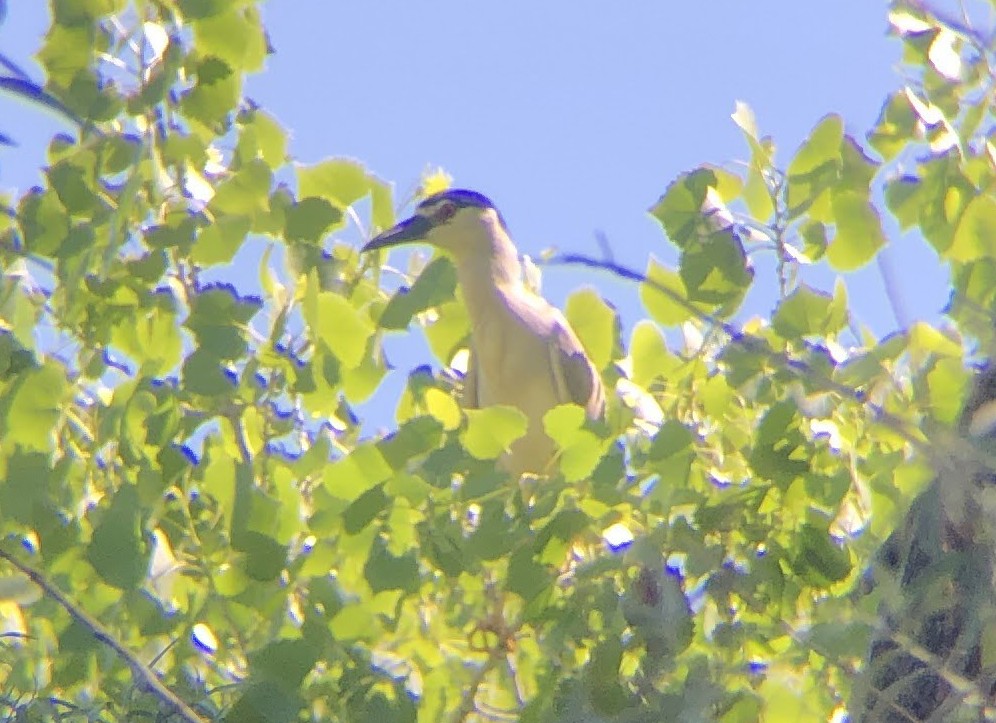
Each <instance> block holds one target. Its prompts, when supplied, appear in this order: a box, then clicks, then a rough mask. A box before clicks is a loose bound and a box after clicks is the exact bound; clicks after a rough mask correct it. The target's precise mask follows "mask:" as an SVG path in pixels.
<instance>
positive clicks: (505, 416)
mask: <svg viewBox="0 0 996 723" xmlns="http://www.w3.org/2000/svg"><path fill="white" fill-rule="evenodd" d="M466 414H467V428H466V429H465V430H464V431H463V432H462V433H461V434H460V441H461V442H462V443H463V446H464V447H465V448H466V450H467V451H468V452H469V453H470V454H471V455H473V456H474V457H476V458H477V459H494V458H495V457H498V456H499V455H500V454H502V453H503V452H505V451H507V450H508V448H509V446H510V445H511V444H512V442H514V441H515V440H516V439H518V438H519V437H521V436H522V435H523V434H525V433H526V415H524V414H523V413H522V412H521V411H519V410H518V409H516V408H514V407H506V406H502V405H495V406H492V407H486V408H484V409H468V410H466Z"/></svg>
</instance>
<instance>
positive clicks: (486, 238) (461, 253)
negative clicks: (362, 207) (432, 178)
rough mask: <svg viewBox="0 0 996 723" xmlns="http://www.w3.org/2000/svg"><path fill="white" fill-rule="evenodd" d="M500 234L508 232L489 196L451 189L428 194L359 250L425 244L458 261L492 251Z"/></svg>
mask: <svg viewBox="0 0 996 723" xmlns="http://www.w3.org/2000/svg"><path fill="white" fill-rule="evenodd" d="M499 233H501V234H505V233H507V228H506V226H505V221H504V219H502V217H501V214H500V213H498V210H497V209H496V208H495V205H494V204H493V203H492V202H491V199H489V198H488V197H487V196H485V195H483V194H480V193H477V192H476V191H468V190H465V189H461V188H451V189H449V190H447V191H442V192H441V193H436V194H434V195H432V196H429V197H428V198H427V199H425V200H424V201H422V202H421V203H420V204H419V205H418V206H416V207H415V213H414V215H413V216H412V217H411V218H407V219H405V220H404V221H401V222H400V223H398V224H397V225H395V226H394V227H393V228H389V229H388V230H387V231H384V232H383V233H382V234H380V235H378V236H375V237H374V238H373V239H371V240H370V242H369V243H367V244H366V245H365V246H364V247H363V248H362V249H360V251H361V252H366V251H374V250H376V249H382V248H388V247H390V246H399V245H401V244H408V243H427V244H431V245H433V246H437V247H439V248H441V249H444V250H446V251H449V252H450V253H451V254H453V255H454V256H455V257H456V258H457V259H458V260H459V259H460V258H465V257H467V256H476V255H479V254H490V253H492V249H493V247H494V243H493V241H494V239H495V237H496V235H497V234H499Z"/></svg>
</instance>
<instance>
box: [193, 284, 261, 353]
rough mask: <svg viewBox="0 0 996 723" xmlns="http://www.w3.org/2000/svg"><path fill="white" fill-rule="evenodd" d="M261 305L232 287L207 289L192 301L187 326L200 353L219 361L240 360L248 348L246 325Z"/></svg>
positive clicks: (254, 298) (219, 286)
mask: <svg viewBox="0 0 996 723" xmlns="http://www.w3.org/2000/svg"><path fill="white" fill-rule="evenodd" d="M262 306H263V303H262V301H261V300H260V299H258V298H256V297H252V296H241V295H240V294H239V293H238V292H237V291H236V290H235V288H234V287H232V286H228V285H213V286H205V287H203V288H202V289H200V291H199V292H198V293H197V295H196V296H194V297H193V299H192V300H191V308H190V315H189V316H188V317H187V320H186V321H185V322H184V326H186V327H187V328H188V329H190V331H192V332H193V334H194V337H195V338H196V339H197V342H198V345H199V346H200V348H201V350H203V351H206V352H210V353H211V354H213V355H214V356H216V357H218V358H219V359H237V358H238V357H240V356H241V355H242V354H244V353H245V351H246V348H247V343H246V340H245V336H246V326H247V325H248V323H249V321H250V320H252V318H253V317H254V316H255V315H256V314H257V313H258V312H259V310H260V309H261V308H262Z"/></svg>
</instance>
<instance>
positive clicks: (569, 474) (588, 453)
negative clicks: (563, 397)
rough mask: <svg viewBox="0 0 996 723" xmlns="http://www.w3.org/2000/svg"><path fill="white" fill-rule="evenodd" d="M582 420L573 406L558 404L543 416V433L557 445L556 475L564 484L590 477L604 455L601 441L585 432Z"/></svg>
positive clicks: (580, 413)
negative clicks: (557, 468)
mask: <svg viewBox="0 0 996 723" xmlns="http://www.w3.org/2000/svg"><path fill="white" fill-rule="evenodd" d="M586 420H587V416H586V415H585V411H584V409H582V408H581V407H579V406H578V405H577V404H560V405H558V406H556V407H554V408H553V409H551V410H550V411H548V412H547V413H546V414H545V415H543V429H544V430H545V431H546V433H547V436H549V437H550V439H552V440H553V441H554V442H556V443H557V447H558V449H559V450H560V455H559V460H558V462H559V465H560V471H561V473H562V474H563V475H564V479H566V480H567V481H568V482H578V481H580V480H583V479H586V478H588V477H589V476H591V473H592V472H594V471H595V467H597V466H598V463H599V462H600V461H601V459H602V454H603V452H604V451H605V450H604V448H605V445H604V444H603V442H602V440H600V439H599V438H598V437H597V436H596V435H595V434H593V433H592V432H591V431H589V430H587V429H585V422H586Z"/></svg>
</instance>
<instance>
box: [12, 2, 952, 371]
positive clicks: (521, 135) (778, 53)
mask: <svg viewBox="0 0 996 723" xmlns="http://www.w3.org/2000/svg"><path fill="white" fill-rule="evenodd" d="M46 5H47V3H42V2H40V1H39V0H35V1H33V2H15V3H10V4H9V7H8V14H7V18H6V21H5V23H4V24H3V25H0V51H2V52H3V53H4V54H6V55H7V56H8V57H10V58H12V59H14V60H16V61H18V62H21V63H22V64H23V66H24V67H25V68H27V69H29V71H31V72H33V73H34V74H35V76H36V77H40V76H39V75H38V70H37V66H35V65H34V63H33V61H32V60H31V56H32V54H33V53H34V51H35V50H36V49H37V47H38V45H39V42H40V36H41V33H42V32H43V31H44V28H45V27H46V25H47V17H46V12H47V11H46V9H45V6H46ZM263 7H264V18H265V22H266V25H267V27H268V29H269V31H270V35H271V41H272V44H273V46H274V47H275V49H276V54H275V55H273V56H272V57H271V58H270V59H269V61H268V67H267V69H266V70H265V71H264V72H263V73H262V74H260V75H257V76H254V77H253V78H252V79H251V80H250V82H249V84H248V94H249V95H250V96H251V97H252V98H253V99H254V100H256V101H257V102H258V103H260V104H261V105H262V106H264V107H265V108H266V109H267V110H269V111H270V112H271V113H273V114H274V115H275V116H276V117H277V118H278V119H279V120H280V121H281V122H282V123H283V124H284V125H285V126H287V127H288V128H289V129H290V131H291V136H292V140H291V145H290V149H291V153H292V154H293V156H294V157H295V159H297V160H299V161H301V162H314V161H317V160H320V159H322V158H324V157H328V156H350V157H354V158H357V159H359V160H361V161H363V162H364V163H365V164H366V165H367V166H368V167H369V168H370V169H371V170H372V171H373V172H374V173H376V174H377V175H379V176H380V177H382V178H384V179H386V180H390V181H392V182H394V183H396V195H397V197H399V198H404V197H406V196H407V195H408V193H409V192H410V190H411V189H412V188H413V187H414V185H415V184H416V183H417V181H418V178H419V176H420V174H421V173H422V172H423V171H424V170H425V169H426V168H430V167H436V166H441V167H442V168H444V169H445V170H446V171H447V172H448V173H450V174H451V175H452V176H453V178H454V180H455V183H456V184H457V185H459V186H465V187H469V188H473V189H476V190H479V191H481V192H483V193H486V194H487V195H489V196H490V197H491V198H492V199H494V201H495V202H496V203H497V205H498V206H499V208H500V209H501V210H502V212H503V214H504V216H505V218H506V219H507V220H508V222H509V225H510V227H511V230H512V233H513V236H514V238H515V239H516V242H517V243H518V245H519V248H520V250H522V251H523V252H525V253H530V254H534V255H535V254H537V253H538V252H539V251H540V250H541V249H543V248H546V247H549V246H557V247H559V248H560V249H561V250H562V251H572V252H579V253H591V254H597V253H598V248H597V246H596V245H595V234H596V232H604V234H605V235H606V237H607V238H608V240H609V242H610V244H611V245H612V248H613V250H614V252H615V254H616V257H617V260H618V261H620V262H622V263H625V264H627V265H630V266H633V267H636V268H639V269H642V268H643V267H645V265H646V261H647V258H648V256H649V255H651V254H653V255H655V256H657V257H658V258H661V259H664V260H665V261H670V262H673V260H674V258H675V255H674V253H673V250H672V248H671V247H670V245H669V244H668V242H667V241H666V239H665V238H664V236H663V234H662V233H661V231H660V228H659V226H658V225H657V223H656V222H655V221H654V220H653V219H651V218H650V217H649V216H648V214H647V213H646V210H647V208H648V207H649V206H650V205H652V204H653V203H654V201H656V199H657V198H658V197H659V196H660V194H661V193H663V191H664V189H665V188H666V187H667V185H668V184H669V183H670V182H671V181H672V180H673V179H674V178H675V177H676V176H677V175H678V174H680V173H681V172H683V171H686V170H690V169H692V168H694V167H695V166H697V165H699V164H701V163H704V162H711V163H718V164H730V163H735V162H736V161H740V160H743V159H745V158H746V156H747V150H746V144H745V143H744V141H743V138H742V135H741V133H740V130H739V129H738V128H737V127H736V125H735V124H734V123H733V121H732V120H731V119H730V113H732V112H733V110H734V103H735V102H736V101H738V100H741V101H745V102H746V103H748V104H749V105H750V106H751V107H752V108H753V109H754V111H755V113H756V116H757V120H758V124H759V127H760V129H761V131H762V133H764V134H767V135H771V136H773V137H774V139H775V141H776V144H777V146H778V148H779V154H778V160H779V161H780V162H781V163H782V164H787V163H788V161H789V159H790V158H791V156H792V154H793V153H794V151H795V149H796V148H797V147H798V145H799V144H800V143H801V142H802V140H803V139H804V138H805V137H806V135H807V134H808V132H809V131H810V129H811V128H812V127H813V126H814V125H815V124H816V123H817V121H818V120H819V119H820V118H821V117H822V116H824V115H825V114H826V113H829V112H836V113H840V114H841V115H842V116H843V117H844V118H845V120H846V124H847V128H848V131H849V132H851V133H854V134H856V135H857V136H858V138H859V140H862V141H863V137H864V132H865V131H866V130H867V129H869V128H870V127H871V125H872V124H873V122H874V121H875V119H876V117H877V116H878V113H879V109H880V108H881V104H882V101H883V100H884V98H885V97H886V95H887V93H888V92H889V91H890V90H893V89H895V88H897V87H901V78H900V76H899V74H898V72H897V63H898V60H899V55H900V45H899V43H898V41H896V40H893V39H890V38H888V37H887V35H886V29H887V23H886V5H885V3H880V2H870V1H869V0H835V1H834V2H827V3H806V2H790V1H789V0H753V1H752V2H744V0H712V1H711V2H702V3H700V2H661V1H660V0H654V1H651V0H632V1H631V2H626V3H606V2H599V3H596V2H593V1H591V0H546V1H545V2H542V3H534V2H526V1H525V0H514V1H509V2H501V3H497V2H495V3H486V4H485V3H473V4H470V3H466V2H458V1H457V0H437V1H436V2H431V3H427V2H426V3H410V2H396V1H395V2H389V1H387V0H384V1H382V2H355V3H331V2H326V1H325V0H294V2H275V1H272V0H271V2H269V3H266V4H265V5H264V6H263ZM61 129H62V127H61V126H60V125H59V123H58V122H57V121H56V120H55V119H53V118H50V117H48V116H46V115H44V114H42V113H40V112H39V111H37V110H36V109H34V108H30V107H27V106H24V105H20V104H17V103H14V102H12V101H11V100H10V99H9V98H6V97H4V96H2V95H0V131H2V132H4V133H5V134H7V135H9V136H12V137H13V138H14V139H16V140H17V141H18V142H19V144H20V145H19V146H18V147H17V148H14V149H9V148H0V191H10V190H12V189H15V188H20V189H23V188H26V187H28V186H30V185H31V184H33V183H35V182H37V179H38V178H39V175H38V174H39V169H40V168H41V166H42V164H43V162H44V148H45V145H46V143H47V140H48V137H49V136H50V135H51V134H52V133H53V132H55V131H57V130H61ZM887 230H888V231H889V235H890V238H891V239H892V243H891V244H890V246H889V247H888V248H887V249H886V251H885V260H886V263H887V265H889V266H890V267H891V268H892V269H893V271H894V272H895V275H896V277H897V278H898V291H899V294H900V296H901V297H902V299H903V302H904V305H905V307H906V309H907V312H908V314H909V317H910V318H911V319H917V318H926V319H931V320H935V319H936V318H937V315H938V313H939V312H940V310H941V308H942V307H943V305H944V303H945V301H946V298H947V286H946V284H945V283H944V282H945V281H946V273H945V271H944V270H942V269H941V268H940V267H939V266H938V261H937V258H936V256H935V255H934V254H933V252H932V251H930V250H929V249H928V248H927V247H926V245H925V244H924V243H923V242H922V241H921V240H919V239H918V238H916V237H913V236H905V237H902V236H900V235H899V234H898V233H897V232H896V231H895V228H894V227H893V226H888V227H887ZM347 238H350V237H349V235H348V234H347ZM358 240H359V239H358V238H357V241H358ZM757 263H758V265H759V267H760V270H761V273H759V275H758V282H757V289H756V291H754V292H752V294H751V295H750V296H749V297H748V305H747V307H746V309H745V314H742V315H741V317H743V316H744V315H761V316H768V315H769V314H770V311H771V308H772V304H773V303H774V301H775V298H776V296H775V291H776V286H775V282H774V279H773V277H772V276H771V275H770V274H767V273H765V272H764V267H765V263H764V260H763V259H757ZM250 275H251V276H252V278H253V279H255V270H253V271H252V272H251V273H250ZM803 278H805V279H807V280H808V281H810V282H811V283H812V284H813V285H816V286H818V287H821V288H824V289H832V287H833V280H834V276H833V274H832V273H831V272H829V271H828V270H827V269H826V268H814V269H807V270H805V271H804V273H803ZM846 280H847V284H848V290H849V294H850V299H851V305H852V309H853V310H854V311H855V313H856V315H857V317H858V319H859V321H861V322H863V323H866V324H868V325H870V326H871V327H872V328H873V329H874V330H875V331H876V332H877V333H879V334H885V333H887V332H889V331H891V330H893V329H894V328H895V327H896V325H897V322H896V320H895V318H894V316H893V313H892V311H891V309H890V308H889V306H888V303H887V300H886V297H885V294H884V290H883V281H882V276H881V272H880V270H879V268H878V266H877V265H876V264H874V263H873V264H871V265H870V266H869V267H868V268H867V269H866V270H864V271H862V272H860V273H858V274H856V275H851V276H848V277H847V279H846ZM253 283H255V282H253ZM586 284H587V285H593V286H596V287H597V288H598V289H599V290H600V291H601V292H602V293H603V294H604V295H605V296H606V297H607V298H608V299H609V300H610V301H612V302H613V303H615V304H616V306H617V307H618V308H619V309H620V311H621V313H622V316H623V319H624V322H625V323H626V327H627V329H628V328H630V327H631V326H632V324H633V322H635V321H636V320H637V319H639V318H641V317H642V316H644V314H643V313H642V310H641V308H640V306H639V301H638V299H637V296H636V293H635V290H634V289H633V288H632V287H631V286H629V285H626V284H623V283H621V282H617V281H615V280H613V279H610V278H608V277H606V276H605V275H603V274H597V273H591V272H584V271H581V270H579V269H576V268H569V269H567V268H547V269H546V270H545V271H544V289H545V292H546V294H547V296H549V297H550V298H551V300H553V301H555V302H556V303H558V304H560V303H562V302H563V300H564V297H565V296H566V295H567V294H568V293H569V292H570V291H571V290H572V289H575V288H577V287H579V286H582V285H586ZM397 349H398V351H395V352H394V354H393V356H392V361H393V362H394V364H395V365H396V366H398V367H400V368H402V369H407V368H410V367H413V366H416V365H417V364H419V363H422V362H424V361H426V360H427V359H428V352H427V351H426V350H425V348H424V346H421V345H418V344H416V345H414V346H411V345H408V346H402V347H397ZM399 354H400V355H401V356H402V357H406V358H399ZM409 355H411V357H412V358H407V357H408V356H409Z"/></svg>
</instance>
